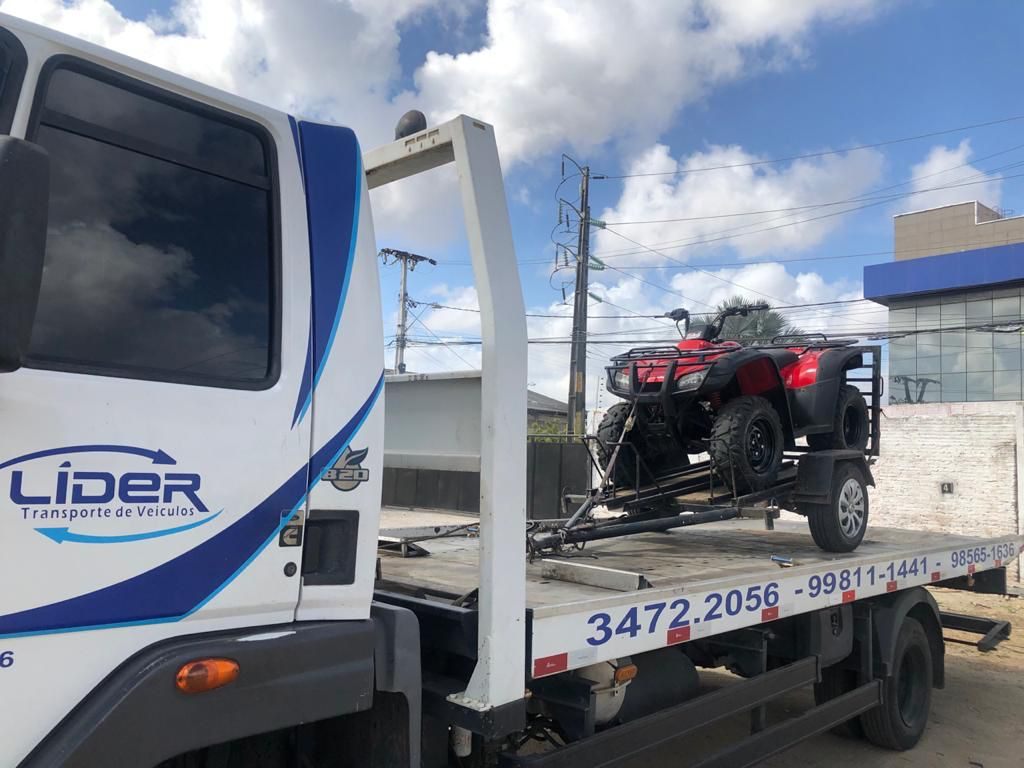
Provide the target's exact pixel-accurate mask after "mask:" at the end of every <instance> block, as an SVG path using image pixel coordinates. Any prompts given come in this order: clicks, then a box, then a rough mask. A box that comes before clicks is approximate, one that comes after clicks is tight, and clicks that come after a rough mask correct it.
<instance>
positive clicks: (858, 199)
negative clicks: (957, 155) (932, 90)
mask: <svg viewBox="0 0 1024 768" xmlns="http://www.w3.org/2000/svg"><path fill="white" fill-rule="evenodd" d="M1020 146H1024V145H1020ZM1019 148H1020V147H1016V149H1019ZM1010 165H1011V166H1018V165H1021V163H1020V162H1017V163H1011V164H1010ZM958 167H959V166H958ZM950 170H954V169H952V168H950V169H949V170H946V171H940V172H939V173H948V172H949V171H950ZM989 173H991V171H989ZM929 175H934V174H929ZM1002 178H1009V179H1012V178H1016V176H1006V177H1002ZM915 181H916V179H915ZM991 181H992V179H988V178H986V179H980V180H978V181H970V182H964V183H962V184H956V183H954V184H942V185H939V186H936V187H924V188H922V189H915V190H912V191H910V192H899V193H896V194H893V195H863V196H860V197H854V198H847V199H845V200H832V201H829V202H826V203H808V204H807V205H794V206H790V207H789V208H766V209H764V210H760V211H733V212H731V213H717V214H708V215H706V216H680V217H677V218H671V219H647V220H636V221H606V222H604V225H605V226H608V227H623V226H630V225H634V224H673V223H677V222H691V221H710V220H713V219H731V218H736V217H739V216H758V215H762V214H767V213H788V212H796V211H806V210H810V209H815V208H832V207H834V206H837V205H848V204H849V203H853V202H867V201H876V200H877V201H881V202H888V201H890V200H896V199H898V198H901V197H913V196H914V195H923V194H927V193H928V192H938V191H942V190H946V189H957V188H959V187H969V186H973V185H975V184H987V183H989V182H991ZM903 183H904V184H905V183H908V182H903ZM899 186H902V184H900V185H899Z"/></svg>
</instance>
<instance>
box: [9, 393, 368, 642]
mask: <svg viewBox="0 0 1024 768" xmlns="http://www.w3.org/2000/svg"><path fill="white" fill-rule="evenodd" d="M383 389H384V374H383V373H382V374H381V377H380V379H379V380H378V381H377V384H376V386H375V387H374V388H373V392H371V393H370V396H369V397H368V398H367V399H366V401H365V402H364V403H363V404H362V406H360V408H359V410H358V411H356V413H355V414H354V415H353V416H352V418H351V419H350V420H349V422H348V423H347V424H346V425H345V426H344V427H342V429H341V430H340V431H339V432H338V433H337V434H336V435H335V436H334V437H332V438H331V439H330V440H329V441H328V442H327V443H326V444H325V445H324V446H323V447H322V448H321V449H320V450H318V451H317V452H316V453H315V454H314V455H313V458H312V460H311V461H310V462H309V464H308V465H303V466H302V467H300V468H299V469H298V470H297V471H296V472H295V473H294V474H293V475H292V476H291V477H289V478H288V479H287V480H286V481H285V482H284V483H283V484H282V485H281V486H280V487H279V488H278V489H277V490H275V491H274V492H273V493H271V494H270V495H269V496H267V498H266V499H264V500H263V501H262V502H261V503H260V504H259V505H257V506H256V507H255V508H254V509H252V510H251V511H249V512H247V513H246V514H245V515H243V516H242V517H241V518H240V519H238V520H237V521H236V522H234V523H232V524H231V525H230V526H228V527H227V528H225V529H224V530H223V531H221V532H220V533H218V534H217V535H216V536H213V537H211V538H209V539H207V540H206V541H204V542H203V543H202V544H200V545H199V546H197V547H195V548H193V549H190V550H189V551H188V552H185V553H184V554H182V555H179V556H178V557H176V558H174V559H173V560H170V561H168V562H166V563H164V564H162V565H159V566H157V567H156V568H153V569H152V570H149V571H146V572H145V573H141V574H139V575H138V576H134V577H132V578H130V579H127V580H126V581H122V582H120V583H118V584H113V585H111V586H109V587H103V588H102V589H97V590H95V591H93V592H89V593H87V594H84V595H79V596H77V597H72V598H69V599H67V600H62V601H60V602H58V603H52V604H50V605H44V606H40V607H38V608H30V609H28V610H25V611H19V612H17V613H10V614H7V615H5V616H0V637H11V636H17V635H40V634H53V633H57V632H75V631H80V630H85V629H108V628H111V627H124V626H131V625H137V624H158V623H165V622H173V621H179V620H180V619H183V618H185V617H186V616H188V615H190V614H192V613H195V612H196V611H198V610H199V609H200V608H202V607H203V606H204V605H205V604H206V603H207V602H209V601H210V600H212V599H213V598H214V597H215V596H216V595H217V594H218V593H219V592H220V591H221V590H222V589H224V588H225V587H226V586H227V585H228V584H230V583H231V582H232V581H233V580H234V579H235V578H236V577H237V576H238V575H239V574H240V573H241V572H242V571H244V570H245V568H246V567H247V566H248V565H249V564H250V563H251V562H252V561H253V560H255V559H256V557H257V556H258V555H259V554H260V552H262V551H263V550H264V549H265V548H266V547H267V545H268V544H270V543H271V542H272V541H274V540H275V539H276V538H277V535H278V533H280V531H281V529H282V528H284V526H285V525H286V524H287V523H288V521H289V520H290V519H291V517H292V514H294V513H295V512H296V511H297V510H298V509H300V508H301V507H302V505H303V504H305V501H306V496H307V495H308V494H309V492H310V490H311V489H312V488H313V486H314V485H315V484H316V483H318V482H319V481H320V479H321V478H322V477H323V474H324V472H326V471H327V470H328V469H329V468H330V467H332V466H334V463H335V462H336V461H337V460H338V458H339V457H340V456H341V454H342V452H343V451H344V450H345V448H347V447H348V445H349V443H350V442H351V440H352V438H353V436H354V435H355V434H356V433H357V432H358V431H359V428H360V427H361V426H362V425H363V423H364V422H365V421H366V418H367V416H369V414H370V412H371V411H372V410H373V406H374V404H375V403H376V402H377V399H378V398H379V397H380V393H381V391H382V390H383ZM282 510H291V513H289V514H285V515H283V516H282V514H281V511H282Z"/></svg>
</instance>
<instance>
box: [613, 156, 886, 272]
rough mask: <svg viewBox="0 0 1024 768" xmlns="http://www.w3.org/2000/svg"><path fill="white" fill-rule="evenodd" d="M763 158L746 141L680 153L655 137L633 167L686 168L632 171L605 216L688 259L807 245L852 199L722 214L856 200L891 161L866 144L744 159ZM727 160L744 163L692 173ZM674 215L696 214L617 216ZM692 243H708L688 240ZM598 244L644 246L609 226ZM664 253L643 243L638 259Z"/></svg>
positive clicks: (835, 222) (837, 221) (829, 228)
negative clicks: (777, 159) (709, 252)
mask: <svg viewBox="0 0 1024 768" xmlns="http://www.w3.org/2000/svg"><path fill="white" fill-rule="evenodd" d="M762 159H763V158H762V157H760V156H757V155H753V154H751V153H749V152H746V151H745V150H744V149H743V148H742V147H737V146H730V147H719V146H712V147H710V148H708V149H707V150H705V151H703V152H696V153H694V154H691V155H689V156H687V157H684V158H680V159H678V160H676V159H674V158H673V157H672V156H671V153H670V150H669V148H668V147H667V146H665V145H664V144H655V145H654V146H652V147H651V148H649V149H648V150H647V151H645V152H643V153H642V154H641V155H640V156H639V157H638V158H637V159H636V160H635V161H634V162H633V163H632V164H631V165H630V166H629V169H628V173H631V174H644V173H673V172H675V171H680V172H682V173H679V174H677V175H667V176H664V175H663V176H638V177H634V178H629V179H626V181H625V183H624V185H623V189H622V194H621V195H620V197H619V200H618V202H617V203H616V204H615V205H614V206H613V207H611V208H608V209H606V210H604V211H603V212H602V213H601V215H600V218H602V219H603V220H605V221H607V222H608V225H609V227H610V228H611V229H612V230H614V231H617V232H621V233H622V234H623V235H626V236H627V237H629V238H631V239H633V240H637V241H639V242H641V243H644V244H647V245H654V244H656V243H657V244H662V243H663V244H666V245H664V246H662V247H660V248H659V250H665V251H666V252H667V253H669V254H670V255H671V256H672V257H673V258H676V259H680V260H683V261H687V260H689V258H690V257H691V256H692V255H693V254H694V252H695V251H699V250H700V249H701V248H703V249H707V248H709V247H714V248H720V247H722V246H729V247H731V248H733V249H735V250H736V251H737V252H738V253H739V254H740V255H741V256H757V255H761V254H764V253H766V252H771V251H778V250H782V249H786V250H788V251H800V250H806V249H807V248H810V247H812V246H814V245H817V244H819V243H820V242H821V241H822V240H824V239H825V237H827V236H828V235H829V234H830V233H831V232H833V231H835V230H836V228H837V227H839V226H840V225H841V224H842V221H843V217H842V216H838V215H830V214H833V213H836V212H839V211H842V210H845V209H846V208H847V206H830V207H824V208H805V209H803V210H797V211H792V212H778V213H764V214H757V215H751V216H735V217H732V216H728V217H724V218H722V217H721V216H722V214H729V213H743V212H745V211H780V209H787V208H799V207H801V206H813V205H816V204H819V203H826V202H836V201H842V200H848V199H850V198H854V197H857V196H859V195H862V194H863V193H864V192H866V191H867V190H868V189H869V188H870V187H871V186H872V185H874V184H875V183H876V182H877V181H878V180H879V178H880V177H881V175H882V166H883V162H884V158H883V156H882V155H881V153H879V152H876V151H874V150H860V151H855V152H847V153H843V154H837V155H825V156H824V157H820V158H812V159H806V160H797V161H794V162H792V163H789V164H784V165H783V164H765V165H754V166H751V165H744V164H749V163H756V162H758V161H760V160H762ZM719 166H739V167H729V168H721V169H719V170H713V171H704V172H691V173H685V171H687V170H690V171H693V169H701V168H718V167H719ZM702 217H719V218H702ZM666 219H690V220H689V221H678V220H677V221H666V222H664V223H652V224H638V225H622V226H616V222H630V221H664V220H666ZM799 222H805V223H799ZM689 243H696V244H700V243H706V245H703V246H699V247H694V246H689V245H685V244H689ZM680 245H682V247H679V246H680ZM595 247H596V249H597V252H598V253H600V252H602V251H607V252H610V253H614V252H616V251H618V252H621V251H623V250H637V248H636V246H634V245H632V244H631V243H629V242H628V241H626V240H624V239H623V238H621V237H619V236H617V235H616V234H615V233H614V232H602V231H598V232H597V235H596V237H595ZM661 258H662V257H660V256H658V255H656V254H651V253H646V254H645V253H643V252H642V251H641V253H639V254H637V256H635V257H632V258H631V260H640V261H643V260H647V261H650V260H655V261H656V260H658V259H661Z"/></svg>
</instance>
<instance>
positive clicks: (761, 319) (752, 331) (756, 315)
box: [692, 296, 803, 344]
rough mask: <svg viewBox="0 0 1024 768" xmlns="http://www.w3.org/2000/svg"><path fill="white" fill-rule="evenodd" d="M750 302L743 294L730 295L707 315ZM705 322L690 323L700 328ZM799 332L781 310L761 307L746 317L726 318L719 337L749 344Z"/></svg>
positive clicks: (696, 320)
mask: <svg viewBox="0 0 1024 768" xmlns="http://www.w3.org/2000/svg"><path fill="white" fill-rule="evenodd" d="M750 303H751V302H750V300H749V299H746V298H744V297H743V296H732V297H730V298H728V299H726V300H725V301H723V302H721V303H720V304H719V305H718V306H717V307H715V311H714V312H713V313H709V315H716V314H718V313H719V312H724V311H725V310H727V309H730V308H732V307H742V306H743V305H745V304H750ZM706 323H707V319H706V318H696V319H694V321H693V323H692V328H693V329H694V330H700V328H701V327H703V326H704V325H705V324H706ZM799 333H803V331H801V330H800V328H798V327H797V326H795V325H791V324H790V322H789V321H788V320H787V319H786V316H785V315H784V314H782V313H781V312H779V311H777V310H774V309H762V310H755V311H753V312H750V313H749V314H748V315H747V316H746V317H742V316H738V315H734V316H733V317H728V318H726V320H725V325H724V327H723V328H722V333H721V336H720V338H722V339H729V340H732V341H738V342H740V343H741V344H751V343H753V342H755V341H762V342H768V341H771V340H772V339H773V338H774V337H776V336H790V335H796V334H799Z"/></svg>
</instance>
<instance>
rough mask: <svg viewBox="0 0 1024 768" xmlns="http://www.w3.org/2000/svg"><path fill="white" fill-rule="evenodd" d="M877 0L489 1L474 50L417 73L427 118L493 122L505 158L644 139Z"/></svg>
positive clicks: (795, 54)
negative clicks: (482, 38)
mask: <svg viewBox="0 0 1024 768" xmlns="http://www.w3.org/2000/svg"><path fill="white" fill-rule="evenodd" d="M875 7H876V2H875V1H874V0H857V1H856V2H846V3H836V2H833V1H832V0H784V1H783V2H774V1H770V0H758V1H757V2H743V3H738V2H735V1H734V0H703V1H701V2H698V0H605V1H604V2H589V1H586V0H548V1H547V2H543V3H538V2H533V1H532V0H492V2H491V3H490V4H489V7H488V15H487V22H488V39H487V43H486V45H484V46H483V47H482V48H480V49H479V50H476V51H471V52H468V53H462V54H458V55H451V54H437V53H431V54H428V56H427V60H426V62H425V63H424V64H423V66H422V67H421V68H420V69H419V71H418V72H417V73H416V84H417V87H418V89H419V93H420V98H421V101H422V103H423V105H424V107H425V109H426V110H427V111H428V113H429V114H430V115H431V116H432V117H433V118H434V119H435V120H440V119H445V118H449V117H451V116H453V115H455V114H457V113H459V112H465V113H467V114H471V115H475V116H478V117H480V118H482V119H485V120H488V121H489V122H491V123H493V124H494V125H495V126H497V128H498V139H499V141H500V142H501V145H502V150H503V155H504V157H505V159H506V161H513V160H523V159H530V158H533V157H536V156H537V155H538V154H540V153H543V152H547V151H551V150H554V149H557V148H559V147H562V146H564V145H565V144H566V143H567V142H568V143H570V144H571V145H572V146H573V147H574V148H575V149H576V150H578V151H580V152H587V151H589V150H591V149H593V148H595V147H597V146H599V145H601V144H603V143H604V142H607V141H609V140H623V141H625V142H636V141H639V142H642V143H649V142H650V141H653V140H654V139H656V138H657V137H658V136H659V135H660V134H661V133H662V132H663V131H664V130H665V129H666V128H667V127H668V125H669V123H670V122H671V120H672V119H673V118H674V117H675V116H676V115H677V114H678V112H679V110H680V109H681V108H682V107H684V106H685V105H687V104H691V103H693V102H695V101H696V100H698V99H700V98H701V97H702V96H703V95H704V94H705V93H707V91H708V89H709V88H711V87H712V86H715V85H718V84H721V83H725V82H729V81H733V80H736V79H738V78H740V77H742V76H744V75H747V74H749V73H751V72H752V71H757V70H758V69H761V68H762V67H764V66H769V65H770V66H779V65H780V63H781V62H785V61H787V60H793V59H795V58H801V57H802V56H803V48H802V43H803V41H804V40H805V38H806V36H807V34H808V32H809V31H810V30H811V29H812V28H813V27H814V26H815V25H816V24H817V23H820V22H837V21H838V22H849V21H857V20H861V19H864V18H866V17H867V16H869V15H870V14H871V13H872V11H873V10H874V8H875Z"/></svg>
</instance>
